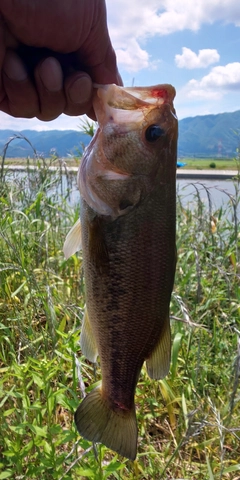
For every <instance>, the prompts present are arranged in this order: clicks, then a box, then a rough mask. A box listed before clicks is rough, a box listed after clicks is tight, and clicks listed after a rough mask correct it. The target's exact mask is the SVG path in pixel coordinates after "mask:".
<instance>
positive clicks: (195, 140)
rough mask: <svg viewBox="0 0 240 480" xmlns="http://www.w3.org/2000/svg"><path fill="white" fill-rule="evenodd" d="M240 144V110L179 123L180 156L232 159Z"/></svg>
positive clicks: (193, 118) (183, 120)
mask: <svg viewBox="0 0 240 480" xmlns="http://www.w3.org/2000/svg"><path fill="white" fill-rule="evenodd" d="M239 144H240V110H238V111H236V112H231V113H219V114H218V115H201V116H200V115H199V116H197V117H188V118H183V119H182V120H180V121H179V144H178V154H179V156H193V155H195V156H211V157H215V156H220V157H231V156H234V155H236V149H237V148H239Z"/></svg>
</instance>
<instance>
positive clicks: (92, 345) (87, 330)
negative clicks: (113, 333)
mask: <svg viewBox="0 0 240 480" xmlns="http://www.w3.org/2000/svg"><path fill="white" fill-rule="evenodd" d="M80 346H81V349H82V353H83V355H84V356H85V357H86V358H87V359H88V360H89V361H90V362H93V363H96V360H97V356H98V349H97V344H96V341H95V337H94V333H93V330H92V327H91V324H90V321H89V317H88V312H87V307H85V312H84V317H83V325H82V330H81V335H80Z"/></svg>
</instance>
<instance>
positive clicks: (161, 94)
mask: <svg viewBox="0 0 240 480" xmlns="http://www.w3.org/2000/svg"><path fill="white" fill-rule="evenodd" d="M151 96H152V97H154V98H163V99H164V100H166V98H167V97H168V93H167V90H165V89H156V88H155V89H153V90H151Z"/></svg>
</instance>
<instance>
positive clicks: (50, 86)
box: [39, 57, 63, 92]
mask: <svg viewBox="0 0 240 480" xmlns="http://www.w3.org/2000/svg"><path fill="white" fill-rule="evenodd" d="M39 75H40V78H41V80H42V83H43V85H44V87H45V88H46V89H47V90H48V91H49V92H59V90H61V89H62V87H63V72H62V69H61V66H60V64H59V62H58V61H57V60H56V59H55V58H54V57H48V58H46V60H44V61H43V62H42V63H41V65H40V66H39Z"/></svg>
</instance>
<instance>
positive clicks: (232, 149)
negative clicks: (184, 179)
mask: <svg viewBox="0 0 240 480" xmlns="http://www.w3.org/2000/svg"><path fill="white" fill-rule="evenodd" d="M19 133H20V135H21V136H24V137H25V138H26V139H28V141H29V142H30V143H31V144H32V145H33V147H34V148H35V149H36V151H37V153H38V154H41V155H43V156H44V157H48V156H49V155H51V153H57V154H58V155H59V156H60V157H67V156H68V155H77V154H79V152H81V151H82V146H83V145H87V144H88V143H89V141H90V137H89V136H88V135H87V134H86V133H84V132H81V131H75V130H65V131H60V130H48V131H43V132H37V131H35V130H23V131H22V132H14V131H13V130H0V154H2V151H3V149H4V146H5V145H6V142H7V141H8V140H9V138H11V137H13V136H14V135H17V136H19ZM239 146H240V110H238V111H236V112H230V113H219V114H218V115H202V116H197V117H188V118H184V119H182V120H180V121H179V142H178V155H179V157H186V156H197V157H199V156H200V157H201V156H209V157H215V156H220V157H233V156H235V155H236V149H237V148H239ZM27 156H30V157H32V156H33V149H32V147H31V146H30V145H29V143H28V142H27V141H26V140H24V139H23V138H22V137H21V138H15V139H14V140H13V141H12V142H11V143H10V144H9V147H8V151H7V157H9V158H16V157H27Z"/></svg>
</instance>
